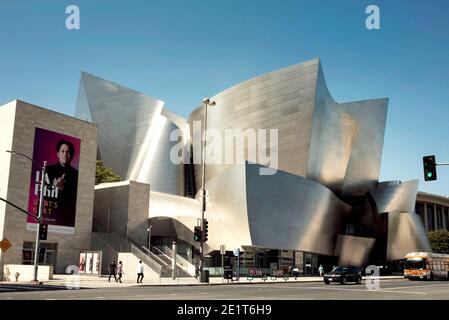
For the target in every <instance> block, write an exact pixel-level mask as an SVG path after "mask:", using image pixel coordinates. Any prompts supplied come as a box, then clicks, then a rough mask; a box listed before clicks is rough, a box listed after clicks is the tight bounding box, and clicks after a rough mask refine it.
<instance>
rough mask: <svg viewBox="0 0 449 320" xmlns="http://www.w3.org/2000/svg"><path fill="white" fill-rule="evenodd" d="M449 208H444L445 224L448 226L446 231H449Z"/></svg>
mask: <svg viewBox="0 0 449 320" xmlns="http://www.w3.org/2000/svg"><path fill="white" fill-rule="evenodd" d="M448 210H449V208H444V223H445V225H446V230H449V214H448Z"/></svg>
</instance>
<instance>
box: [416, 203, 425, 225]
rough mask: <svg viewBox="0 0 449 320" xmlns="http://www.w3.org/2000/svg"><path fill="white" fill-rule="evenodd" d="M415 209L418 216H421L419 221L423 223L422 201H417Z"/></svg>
mask: <svg viewBox="0 0 449 320" xmlns="http://www.w3.org/2000/svg"><path fill="white" fill-rule="evenodd" d="M415 210H416V214H417V215H419V217H420V218H421V222H422V224H423V225H424V224H425V220H424V204H423V203H417V204H416V208H415Z"/></svg>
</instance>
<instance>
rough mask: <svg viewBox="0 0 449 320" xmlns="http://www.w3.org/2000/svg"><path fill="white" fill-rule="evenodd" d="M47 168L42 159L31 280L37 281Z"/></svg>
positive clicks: (45, 162)
mask: <svg viewBox="0 0 449 320" xmlns="http://www.w3.org/2000/svg"><path fill="white" fill-rule="evenodd" d="M46 168H47V161H44V165H43V166H42V174H41V186H40V195H39V213H38V216H37V230H36V247H35V248H34V277H33V281H34V282H36V283H38V282H39V280H38V279H37V272H38V265H39V245H40V241H41V237H40V232H39V231H40V229H41V223H42V211H43V210H44V183H45V171H46Z"/></svg>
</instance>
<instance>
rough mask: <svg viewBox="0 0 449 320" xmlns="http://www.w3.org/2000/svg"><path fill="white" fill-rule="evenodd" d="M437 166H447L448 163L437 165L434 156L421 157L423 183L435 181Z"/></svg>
mask: <svg viewBox="0 0 449 320" xmlns="http://www.w3.org/2000/svg"><path fill="white" fill-rule="evenodd" d="M437 166H449V163H437V162H436V159H435V155H430V156H424V157H423V168H424V181H435V180H437Z"/></svg>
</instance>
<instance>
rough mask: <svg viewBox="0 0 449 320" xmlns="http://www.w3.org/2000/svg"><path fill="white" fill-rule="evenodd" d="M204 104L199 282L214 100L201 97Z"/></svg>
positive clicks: (201, 267)
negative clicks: (209, 111) (210, 113)
mask: <svg viewBox="0 0 449 320" xmlns="http://www.w3.org/2000/svg"><path fill="white" fill-rule="evenodd" d="M203 104H204V109H205V110H204V128H203V133H204V134H203V137H204V145H203V146H204V147H203V150H202V158H201V160H202V175H201V190H202V201H201V202H202V203H201V204H202V205H201V241H200V264H199V273H200V277H199V278H200V282H202V280H203V279H202V276H201V275H202V274H203V267H204V212H205V211H206V187H205V184H206V132H207V131H206V130H207V107H208V106H211V107H213V106H215V101H211V100H210V99H209V98H204V99H203Z"/></svg>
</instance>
